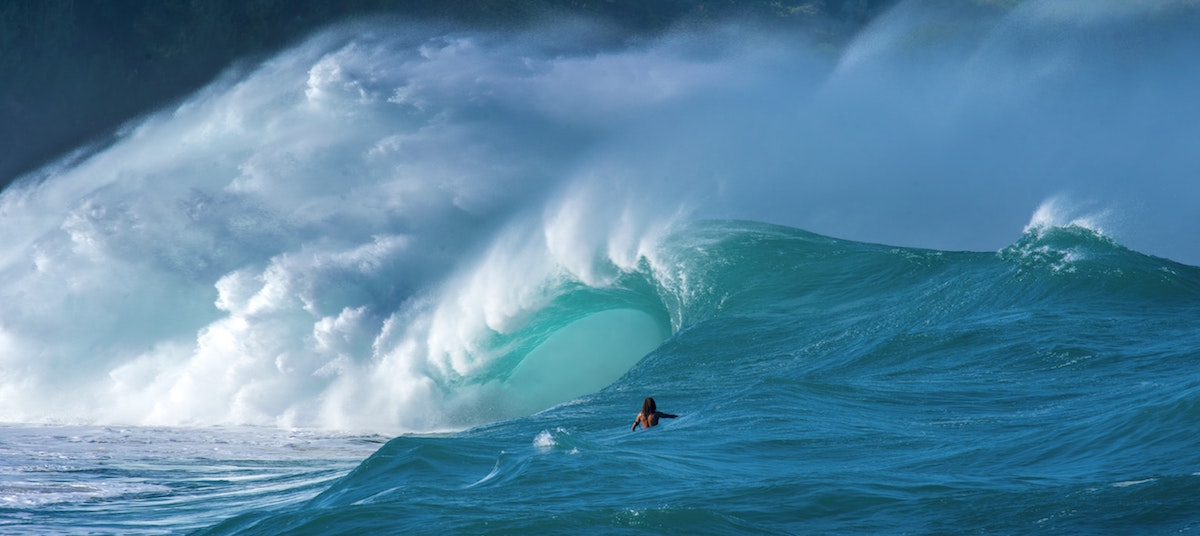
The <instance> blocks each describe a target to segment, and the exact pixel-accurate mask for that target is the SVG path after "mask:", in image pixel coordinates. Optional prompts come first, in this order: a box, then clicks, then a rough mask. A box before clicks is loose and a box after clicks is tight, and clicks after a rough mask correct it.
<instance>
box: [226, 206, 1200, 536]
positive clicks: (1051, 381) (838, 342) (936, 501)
mask: <svg viewBox="0 0 1200 536" xmlns="http://www.w3.org/2000/svg"><path fill="white" fill-rule="evenodd" d="M664 243H665V244H671V245H670V246H667V247H665V248H664V251H662V252H661V255H660V256H659V257H657V259H658V261H659V262H658V263H655V264H654V265H653V266H656V267H657V268H650V266H649V263H647V265H648V266H646V267H645V268H649V271H647V272H643V273H641V275H643V276H644V277H637V278H631V279H628V281H636V282H637V283H634V284H629V283H626V285H629V286H627V287H622V285H617V288H620V289H621V290H620V291H619V292H622V293H623V292H629V291H630V290H631V289H632V288H637V287H642V290H641V291H639V292H644V294H640V295H641V296H642V297H643V299H646V300H649V301H651V302H653V301H654V300H653V298H652V296H655V295H658V296H663V298H662V299H661V302H660V303H662V304H664V309H665V311H664V314H665V315H668V316H670V317H671V318H679V319H682V322H681V323H680V324H679V325H678V330H677V331H675V332H674V334H673V335H671V336H670V337H669V338H668V339H667V340H666V341H664V342H663V344H662V345H660V346H658V347H657V348H655V349H654V350H653V351H651V352H650V353H649V355H648V356H646V357H645V358H644V359H641V360H640V361H639V362H637V364H635V365H633V366H632V367H631V368H630V370H629V372H628V373H627V374H625V375H623V376H622V377H620V378H619V379H618V380H616V381H615V382H613V383H612V384H611V385H609V386H607V387H605V388H603V389H600V390H598V391H597V392H594V393H591V394H587V395H583V396H580V397H577V398H575V399H573V400H572V401H570V402H568V403H565V404H561V405H557V406H555V407H553V408H550V409H548V410H546V411H542V412H538V413H536V414H533V415H528V416H523V417H517V418H513V419H508V420H503V421H499V422H493V423H489V424H485V425H481V426H478V427H474V428H471V429H468V430H465V431H462V432H458V433H454V434H451V435H447V436H401V437H398V438H395V439H393V440H392V441H391V442H389V443H388V444H387V445H385V446H384V447H383V448H381V449H380V450H379V451H378V452H377V453H375V454H374V455H373V456H371V457H370V458H369V459H367V460H366V461H364V462H363V463H362V464H361V465H360V466H359V467H358V468H357V469H356V470H355V471H353V472H352V473H351V474H349V475H347V476H346V477H345V478H344V479H342V480H340V481H338V482H337V483H335V484H333V485H332V486H330V487H329V488H328V489H327V490H326V491H325V492H323V493H321V494H320V495H318V496H317V497H315V498H314V499H312V500H311V501H309V502H307V503H304V504H301V505H292V506H289V507H287V508H283V509H279V510H263V511H258V512H249V513H245V514H243V515H240V516H237V517H234V518H232V519H230V520H229V521H227V522H226V523H223V524H221V525H218V526H215V527H213V528H212V529H211V532H212V533H216V534H223V533H251V534H254V533H262V534H268V533H277V532H280V531H287V532H295V533H310V532H320V531H321V530H323V527H328V526H329V524H331V523H332V524H336V525H337V526H342V527H354V528H353V529H348V530H370V529H371V528H378V527H380V526H390V527H402V528H412V529H417V528H422V529H430V528H436V529H438V530H443V529H444V530H460V531H473V530H484V529H485V528H486V530H488V531H495V532H502V533H504V532H513V533H516V532H520V531H527V530H529V529H531V528H535V527H536V528H547V527H551V528H559V529H562V530H570V529H572V528H574V529H580V528H590V529H593V530H595V529H597V528H598V527H601V528H603V527H608V528H611V529H612V530H623V529H629V528H634V529H641V530H646V529H649V530H664V531H672V530H676V529H685V530H698V531H705V530H706V529H707V530H708V531H714V530H715V531H739V532H740V531H747V530H757V531H767V532H772V531H783V532H793V531H797V530H800V529H809V530H811V529H813V528H818V529H821V530H831V531H841V532H863V533H873V532H878V531H880V530H883V529H885V528H888V527H890V528H892V529H895V528H897V527H899V528H903V529H912V530H918V529H920V528H922V527H924V528H928V527H930V526H948V527H963V526H970V527H984V528H987V529H990V530H996V531H1002V532H1009V531H1021V530H1024V529H1030V528H1034V527H1036V528H1043V529H1044V528H1050V529H1054V530H1060V531H1064V532H1070V533H1088V532H1089V531H1091V530H1094V529H1095V528H1097V527H1104V528H1106V529H1107V530H1135V529H1137V528H1138V527H1142V528H1144V527H1147V526H1152V527H1176V528H1178V527H1184V526H1188V524H1189V523H1194V522H1195V519H1194V512H1193V513H1191V514H1189V511H1188V510H1189V508H1188V506H1187V505H1188V501H1189V500H1190V499H1189V497H1190V493H1191V492H1194V491H1195V490H1196V489H1197V487H1198V486H1200V481H1197V480H1196V476H1195V468H1196V467H1198V466H1200V465H1198V464H1200V457H1197V456H1196V455H1195V454H1194V450H1192V449H1191V448H1190V442H1191V434H1190V431H1191V427H1190V426H1189V423H1190V422H1191V420H1192V419H1194V418H1195V415H1196V408H1197V407H1198V405H1197V402H1198V401H1200V397H1198V395H1200V390H1198V388H1200V380H1198V379H1197V377H1196V374H1195V372H1194V370H1193V366H1192V365H1193V364H1194V359H1195V355H1196V354H1195V352H1196V348H1198V347H1200V338H1198V337H1197V335H1196V333H1198V332H1197V330H1196V329H1195V328H1196V327H1197V320H1196V319H1197V318H1200V316H1198V315H1197V312H1198V308H1200V306H1198V305H1197V304H1198V303H1200V293H1198V292H1197V291H1196V282H1197V281H1198V277H1200V274H1197V270H1196V269H1195V268H1192V267H1187V266H1182V265H1178V264H1175V263H1172V262H1170V261H1166V260H1164V259H1158V258H1154V257H1149V256H1145V255H1142V254H1140V253H1137V252H1134V251H1132V250H1129V249H1126V248H1124V247H1121V246H1119V245H1117V244H1116V243H1114V242H1113V241H1112V240H1110V239H1108V238H1106V237H1104V236H1103V235H1101V234H1099V233H1097V232H1095V231H1092V230H1088V229H1084V228H1079V227H1068V228H1059V229H1046V228H1042V229H1037V230H1034V229H1031V230H1030V231H1029V232H1028V233H1027V234H1026V235H1025V236H1024V237H1023V238H1022V240H1021V241H1019V242H1018V244H1015V245H1014V246H1012V247H1011V248H1006V249H1005V250H1003V251H1000V252H993V253H972V252H942V251H933V250H917V249H905V248H896V247H891V246H884V245H877V244H865V243H858V242H849V241H843V240H837V239H832V238H828V237H823V236H820V235H815V234H812V233H807V232H804V231H800V230H796V229H790V228H785V227H779V226H772V225H766V224H761V223H754V222H727V221H708V222H699V223H695V224H691V225H688V226H684V227H681V228H677V229H675V231H674V232H673V233H672V234H671V235H669V240H666V241H665V242H664ZM1062 247H1068V248H1070V249H1071V250H1072V251H1073V252H1074V253H1075V255H1073V256H1071V258H1070V260H1065V259H1061V258H1058V257H1057V256H1054V257H1053V258H1050V259H1048V258H1047V257H1046V256H1044V255H1041V254H1036V253H1035V254H1029V255H1023V254H1021V253H1020V252H1021V251H1024V250H1026V249H1030V250H1031V251H1034V252H1040V251H1041V250H1042V249H1054V248H1062ZM1064 262H1067V263H1068V265H1064V264H1063V263H1064ZM1070 263H1077V264H1070ZM1072 267H1073V268H1074V269H1071V268H1072ZM1165 273H1169V276H1168V277H1164V276H1163V274H1165ZM685 280H686V281H687V282H688V283H687V284H681V282H682V281H685ZM1133 280H1137V281H1133ZM647 281H656V282H657V283H655V284H654V285H645V283H646V282H647ZM1131 281H1132V283H1131ZM577 291H581V292H589V293H590V292H594V290H586V291H584V290H577ZM568 294H570V292H568ZM568 301H570V300H568ZM586 301H588V300H580V302H581V303H582V302H586ZM666 304H671V305H666ZM646 395H653V396H655V397H656V398H657V399H658V401H659V406H660V408H662V409H663V410H665V411H671V412H678V413H679V414H680V417H679V418H678V419H673V420H667V421H664V423H663V425H662V429H655V430H651V431H647V432H641V433H636V434H630V433H629V432H628V430H627V426H628V422H629V420H631V419H632V414H633V412H634V411H635V410H636V407H635V406H636V404H637V403H638V402H639V401H640V399H641V397H642V396H646ZM731 474H736V475H737V478H730V475H731ZM647 480H649V481H652V482H654V485H653V486H646V485H645V482H646V481H647ZM597 481H602V482H603V485H596V482H597ZM1131 504H1138V505H1140V506H1137V507H1131V506H1130V505H1131ZM763 505H770V506H769V507H764V506H763ZM935 506H936V507H935ZM864 509H867V510H870V511H871V512H872V515H869V516H864V515H862V512H863V511H864ZM448 512H449V513H453V515H447V513H448Z"/></svg>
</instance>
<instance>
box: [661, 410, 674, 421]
mask: <svg viewBox="0 0 1200 536" xmlns="http://www.w3.org/2000/svg"><path fill="white" fill-rule="evenodd" d="M658 417H659V418H660V419H661V418H663V417H666V418H668V419H674V418H675V417H678V415H671V414H670V413H663V412H661V411H660V412H658Z"/></svg>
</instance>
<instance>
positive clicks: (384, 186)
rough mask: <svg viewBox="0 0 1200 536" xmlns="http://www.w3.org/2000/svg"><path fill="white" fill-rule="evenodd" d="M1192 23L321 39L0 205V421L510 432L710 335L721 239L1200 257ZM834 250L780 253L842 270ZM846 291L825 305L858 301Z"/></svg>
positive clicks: (940, 24)
mask: <svg viewBox="0 0 1200 536" xmlns="http://www.w3.org/2000/svg"><path fill="white" fill-rule="evenodd" d="M1195 17H1196V13H1195V11H1194V10H1193V9H1189V8H1188V7H1187V6H1186V5H1183V4H1172V3H1164V4H1161V5H1159V4H1155V5H1150V4H1124V3H1103V2H1102V3H1083V2H1062V3H1054V4H1043V3H1024V4H1020V5H1018V6H1016V7H1014V8H1011V9H1008V10H1001V9H994V8H971V9H968V8H955V7H937V6H931V5H928V4H902V5H900V6H898V7H897V8H896V9H894V10H892V11H891V12H889V13H888V14H886V15H885V16H884V17H882V18H880V19H879V20H878V21H876V22H875V23H874V24H873V25H871V26H870V27H869V28H867V29H866V30H864V31H863V32H862V33H861V34H860V35H859V36H858V37H857V38H856V39H855V40H854V41H853V42H852V43H850V44H849V45H848V46H847V47H845V49H844V50H831V49H830V48H829V47H828V46H827V45H822V44H820V43H816V42H813V41H811V40H809V39H808V38H806V37H805V36H802V35H793V34H789V33H787V32H784V31H780V30H778V29H764V28H759V27H756V26H753V25H739V24H736V23H730V24H725V25H716V26H710V27H705V28H699V29H697V28H681V29H679V30H677V31H673V32H669V33H667V34H665V35H663V36H660V37H656V38H645V37H641V38H636V39H634V38H622V36H621V34H619V33H618V32H615V31H614V30H612V29H609V28H605V27H603V26H600V25H593V24H590V23H587V22H569V21H562V22H559V23H556V24H555V25H553V26H551V27H547V28H541V29H537V30H528V31H496V32H485V31H474V30H464V29H459V28H453V27H439V26H436V25H430V24H411V23H397V22H394V21H360V22H357V23H352V24H346V25H341V26H338V27H335V28H331V29H329V30H327V31H325V32H323V33H321V34H320V35H317V36H314V37H313V38H311V39H309V40H308V41H306V42H304V43H303V44H301V45H299V46H297V47H295V48H294V49H292V50H289V51H287V52H284V53H282V54H279V55H277V56H275V57H273V58H271V59H269V60H267V61H266V62H264V63H263V64H262V65H261V66H259V67H257V68H255V69H252V70H250V71H248V72H244V71H231V72H230V73H229V74H228V75H227V76H226V77H224V78H223V79H222V80H220V81H218V82H216V83H214V84H212V85H211V86H209V87H207V88H205V89H203V90H201V91H198V92H197V93H196V94H195V95H194V96H193V97H191V98H189V99H188V100H187V101H186V102H184V103H182V104H181V105H179V106H177V107H173V108H171V109H168V110H164V111H162V112H159V113H156V114H153V115H151V116H149V117H146V118H143V119H139V120H137V121H134V122H131V123H130V124H129V125H128V127H127V129H126V130H125V131H124V132H123V133H122V135H121V136H119V137H118V139H117V140H116V141H114V142H113V143H111V144H110V145H106V146H103V147H100V148H95V149H92V150H90V151H87V152H83V153H81V154H79V155H75V156H73V157H71V158H68V159H65V160H64V161H63V162H62V163H60V164H57V165H53V166H50V167H47V168H45V169H43V170H41V171H39V172H37V173H35V174H33V175H31V176H29V177H26V178H25V179H24V180H23V181H21V182H20V183H18V184H16V185H14V186H12V187H10V188H9V189H7V190H6V191H5V192H4V193H3V195H2V197H0V218H2V219H3V224H2V225H0V273H2V274H3V284H2V285H0V298H2V299H3V303H4V305H3V306H0V360H3V363H4V367H3V372H2V374H0V408H3V409H0V420H4V421H17V422H55V423H130V424H154V425H200V424H258V425H271V426H283V427H317V428H331V429H340V430H367V431H378V432H403V431H407V432H431V431H444V430H457V429H463V428H466V427H469V426H472V425H478V424H481V423H486V422H492V421H496V420H499V419H505V418H510V417H515V416H520V415H527V414H530V413H533V412H536V411H538V410H541V409H545V408H547V407H550V406H553V405H555V404H557V403H561V402H564V401H567V400H570V399H571V398H574V397H576V396H579V395H582V394H586V393H588V392H593V391H595V390H598V389H601V388H603V387H605V386H606V385H608V384H610V383H611V382H613V381H615V380H616V379H618V378H620V377H621V376H622V375H623V374H624V373H625V372H626V371H627V370H628V369H629V368H630V367H631V366H633V365H634V364H635V363H637V362H638V360H639V359H641V357H642V356H644V355H646V354H647V353H649V352H652V351H654V350H655V349H656V348H658V347H659V345H660V344H661V343H662V342H663V341H665V340H668V338H669V337H671V336H672V335H673V334H675V333H677V332H679V331H680V330H684V329H687V328H688V327H689V326H692V325H695V323H696V322H698V321H700V320H702V319H705V318H707V317H708V316H710V315H712V314H715V313H714V311H717V310H721V309H722V308H724V307H729V306H730V305H729V304H730V303H731V302H733V301H736V300H737V299H739V297H738V295H737V293H730V292H731V291H730V290H729V289H730V288H734V286H732V285H731V283H730V282H729V281H723V280H724V279H729V278H737V279H739V280H745V279H747V278H749V279H754V278H761V277H767V276H766V275H762V274H755V273H754V272H752V271H751V272H745V273H737V274H736V275H735V274H729V273H724V272H720V271H716V272H710V271H706V269H698V268H695V267H693V266H691V265H692V264H693V263H696V262H700V260H701V259H704V258H705V257H704V255H705V253H704V252H705V251H707V250H708V249H707V248H709V247H710V246H709V245H708V244H707V243H706V241H705V240H701V237H702V236H703V235H704V232H702V231H697V230H696V229H697V228H699V229H704V228H705V225H704V224H697V223H695V222H697V221H703V220H710V219H717V220H729V219H744V220H757V221H762V222H770V223H775V224H784V225H788V226H792V227H798V228H803V229H807V230H810V231H814V232H818V233H821V234H823V235H830V236H838V237H843V238H848V239H856V240H865V241H869V242H883V243H889V244H896V245H897V246H905V247H914V246H918V247H926V248H937V249H942V250H958V249H972V250H983V251H992V252H996V251H999V252H1000V253H999V256H1000V257H1001V258H1019V259H1022V262H1028V263H1034V264H1036V263H1045V264H1046V265H1048V266H1050V267H1051V268H1053V269H1055V270H1059V271H1067V272H1069V271H1072V270H1086V269H1088V268H1087V266H1088V265H1087V259H1089V258H1093V257H1095V256H1097V255H1100V256H1104V255H1110V254H1112V253H1111V252H1107V251H1108V250H1105V249H1103V247H1101V246H1096V245H1095V244H1093V243H1094V242H1098V243H1101V244H1107V243H1108V241H1111V240H1114V239H1115V240H1118V241H1120V243H1122V244H1127V245H1129V246H1130V247H1133V248H1135V249H1137V250H1139V251H1145V252H1148V253H1153V254H1155V255H1158V256H1159V257H1169V258H1173V259H1178V260H1183V261H1185V262H1192V263H1194V262H1195V261H1196V260H1197V259H1200V257H1197V255H1200V252H1198V251H1197V250H1196V249H1195V245H1194V244H1193V243H1192V242H1191V241H1190V239H1189V237H1190V236H1191V235H1192V234H1194V233H1192V232H1191V231H1192V230H1195V229H1196V228H1200V222H1196V221H1195V212H1194V211H1193V210H1191V208H1192V205H1193V204H1194V201H1195V199H1197V191H1196V188H1197V186H1196V184H1197V183H1195V181H1190V180H1187V178H1188V177H1192V176H1194V175H1195V172H1196V171H1197V170H1198V169H1200V162H1198V161H1197V158H1198V156H1197V154H1198V153H1197V152H1196V151H1194V147H1195V146H1196V143H1197V139H1196V135H1197V131H1196V129H1195V128H1194V125H1195V124H1197V121H1196V119H1198V118H1200V109H1198V108H1197V105H1196V104H1195V102H1196V101H1195V99H1194V98H1192V92H1191V91H1190V88H1191V87H1193V86H1194V84H1195V82H1196V81H1197V79H1198V78H1197V76H1196V74H1197V73H1196V69H1195V63H1194V61H1193V58H1191V56H1190V55H1188V54H1184V53H1182V52H1181V51H1182V50H1194V49H1195V47H1194V46H1193V45H1195V44H1196V41H1195V39H1196V38H1195V34H1194V33H1192V32H1188V31H1187V30H1188V22H1189V21H1194V20H1195ZM1031 43H1032V44H1031ZM1189 47H1190V48H1189ZM1064 193H1065V197H1061V196H1060V194H1064ZM1056 196H1058V197H1056ZM1051 198H1054V199H1068V200H1069V199H1079V201H1078V203H1079V204H1080V205H1081V206H1082V207H1083V208H1082V209H1081V210H1082V212H1083V213H1085V214H1093V215H1104V214H1107V217H1106V218H1104V220H1105V221H1103V222H1099V223H1097V222H1083V220H1080V218H1076V217H1072V216H1068V215H1066V214H1067V213H1069V212H1071V211H1070V210H1067V209H1066V208H1063V207H1067V206H1069V201H1059V202H1058V203H1059V204H1058V205H1054V204H1053V203H1050V204H1046V205H1044V206H1046V207H1051V208H1048V209H1047V211H1042V212H1040V213H1039V216H1037V217H1035V218H1034V222H1032V223H1030V229H1029V230H1027V231H1026V232H1025V234H1024V238H1022V237H1021V232H1020V229H1021V225H1022V224H1023V223H1024V222H1025V221H1026V220H1027V219H1028V217H1029V213H1030V211H1031V210H1032V209H1034V208H1035V207H1037V206H1039V203H1041V202H1042V201H1043V200H1046V199H1051ZM1054 206H1057V207H1058V208H1057V209H1054V208H1053V207H1054ZM1048 213H1052V214H1058V215H1059V216H1056V217H1060V218H1065V219H1067V220H1068V221H1067V222H1058V223H1050V224H1044V222H1046V221H1050V220H1053V219H1054V218H1053V217H1050V216H1047V214H1048ZM1074 220H1080V222H1082V223H1081V224H1080V225H1076V226H1072V225H1070V223H1071V221H1074ZM1039 222H1043V223H1039ZM697 226H698V227H697ZM1101 228H1102V230H1103V232H1102V233H1095V234H1093V233H1094V231H1095V230H1097V229H1101ZM1047 229H1051V230H1049V231H1048V230H1047ZM1078 229H1087V230H1088V231H1087V232H1084V231H1078V232H1077V231H1076V230H1078ZM1077 234H1078V235H1080V236H1076V235H1077ZM720 239H721V238H720V237H717V238H716V240H718V241H719V240H720ZM1014 239H1016V240H1018V241H1017V242H1016V243H1015V245H1014V244H1013V242H1014ZM812 240H813V241H814V242H823V241H832V239H825V238H812ZM1060 242H1062V243H1063V244H1060ZM839 244H843V245H842V246H839V247H848V248H849V249H851V250H853V249H854V248H856V247H859V246H853V247H851V246H845V245H844V243H840V242H839ZM863 247H865V246H863ZM1104 247H1107V246H1104ZM1113 247H1114V248H1119V246H1113ZM1098 248H1099V249H1098ZM897 251H898V252H900V253H897V255H917V256H918V257H922V258H925V261H923V262H928V263H932V264H933V265H935V266H936V265H938V264H940V263H942V262H944V261H941V260H939V259H941V257H939V256H931V255H926V254H924V253H914V251H917V250H909V249H897ZM1081 251H1082V253H1081ZM1120 251H1124V250H1123V249H1120ZM729 254H730V255H737V253H736V252H731V253H729ZM827 254H828V252H823V253H820V254H818V253H807V254H804V255H802V256H803V257H804V259H805V260H806V262H809V261H811V262H817V263H818V265H820V266H826V269H827V270H828V271H829V272H830V273H829V274H827V277H830V278H835V279H836V278H837V277H857V276H856V275H854V274H858V273H859V272H857V271H854V270H850V271H847V269H846V268H845V267H843V266H839V265H836V264H828V261H824V260H822V259H823V258H824V255H827ZM1122 254H1123V253H1122ZM945 255H950V256H952V255H954V254H951V253H946V254H945ZM1135 255H1136V254H1135ZM926 257H927V258H926ZM1137 258H1138V259H1145V258H1149V259H1154V260H1152V261H1145V260H1143V261H1138V262H1142V263H1143V264H1145V263H1149V264H1148V266H1151V267H1150V268H1145V270H1144V271H1148V272H1149V273H1150V274H1155V275H1158V274H1159V272H1161V273H1162V274H1165V275H1161V277H1163V278H1165V280H1166V281H1168V282H1169V284H1168V283H1163V284H1168V287H1169V288H1171V289H1175V288H1176V287H1178V288H1193V285H1194V284H1195V283H1194V281H1193V280H1191V279H1189V277H1191V276H1179V275H1178V274H1179V273H1180V272H1181V271H1184V272H1186V271H1187V268H1186V267H1185V266H1183V265H1176V264H1173V263H1169V262H1167V261H1160V260H1159V259H1156V258H1154V257H1137ZM731 259H732V258H730V259H726V258H719V259H715V260H712V259H710V260H709V261H707V262H711V263H714V264H715V265H720V264H722V263H726V262H732V260H731ZM822 263H825V264H822ZM1134 264H1136V263H1134ZM755 269H756V270H762V271H764V272H768V273H773V271H774V270H777V269H779V270H783V269H789V268H788V265H779V266H772V265H769V264H768V265H765V266H762V265H756V268H755ZM1122 270H1124V269H1122ZM1156 270H1157V271H1156ZM872 273H873V275H872V276H871V277H875V278H878V282H879V283H880V284H884V283H885V282H886V281H887V279H888V278H898V279H905V278H909V277H916V276H914V275H911V274H909V273H908V272H907V271H906V270H901V269H897V268H886V269H884V270H882V271H880V272H872ZM1123 273H1124V272H1123ZM1139 273H1141V272H1139ZM839 274H843V275H839ZM1172 274H1174V275H1172ZM809 276H811V274H808V275H805V276H804V277H809ZM772 277H773V276H772ZM1147 277H1149V276H1147ZM1175 277H1181V278H1182V279H1173V278H1175ZM713 278H715V279H718V280H722V281H714V280H711V279H713ZM1146 281H1147V280H1146V279H1144V278H1139V279H1137V280H1136V281H1135V282H1133V283H1129V285H1132V286H1135V287H1137V286H1147V285H1148V286H1149V287H1151V288H1152V289H1159V291H1160V292H1165V293H1170V292H1173V290H1171V291H1162V290H1161V287H1156V286H1154V285H1158V283H1153V284H1151V283H1147V282H1146ZM1180 281H1182V282H1180ZM845 283H846V282H844V281H832V282H827V283H826V286H824V287H823V288H825V289H826V291H831V292H847V293H851V294H854V295H857V293H864V292H871V291H872V290H871V289H873V288H874V287H871V286H865V285H860V284H856V285H853V286H846V285H845ZM772 284H773V283H772ZM1107 284H1110V285H1117V286H1119V285H1118V283H1107ZM1170 285H1174V286H1170ZM769 289H770V285H767V286H765V287H763V288H760V289H758V290H755V292H769V291H770V290H769ZM829 289H833V290H829ZM935 290H936V289H930V291H931V292H934V291H935ZM726 293H730V294H729V295H726ZM809 299H810V298H805V297H792V298H788V299H787V300H786V301H785V302H783V303H781V304H776V305H775V307H785V306H788V307H790V306H793V305H795V306H802V305H804V304H806V303H808V302H807V301H806V300H809ZM862 299H866V298H865V297H862ZM981 299H982V298H981ZM826 306H827V305H826ZM563 355H570V356H572V357H571V358H569V359H567V358H564V357H562V356H563Z"/></svg>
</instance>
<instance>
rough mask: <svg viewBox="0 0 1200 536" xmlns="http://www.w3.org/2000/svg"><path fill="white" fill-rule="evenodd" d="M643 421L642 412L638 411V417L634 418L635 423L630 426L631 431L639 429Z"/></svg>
mask: <svg viewBox="0 0 1200 536" xmlns="http://www.w3.org/2000/svg"><path fill="white" fill-rule="evenodd" d="M641 423H642V414H641V413H638V416H637V418H636V419H634V420H633V425H632V426H630V427H629V431H630V432H632V431H634V430H637V427H638V425H639V424H641Z"/></svg>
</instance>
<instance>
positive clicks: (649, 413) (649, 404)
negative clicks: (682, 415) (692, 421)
mask: <svg viewBox="0 0 1200 536" xmlns="http://www.w3.org/2000/svg"><path fill="white" fill-rule="evenodd" d="M675 417H678V415H671V414H670V413H663V412H661V411H658V406H656V405H655V404H654V398H652V397H646V399H645V400H643V401H642V412H641V413H638V416H637V419H634V421H633V426H630V427H629V431H630V432H632V431H634V430H637V427H638V425H639V424H640V425H642V428H650V427H651V426H654V425H656V424H658V420H659V419H674V418H675Z"/></svg>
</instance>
